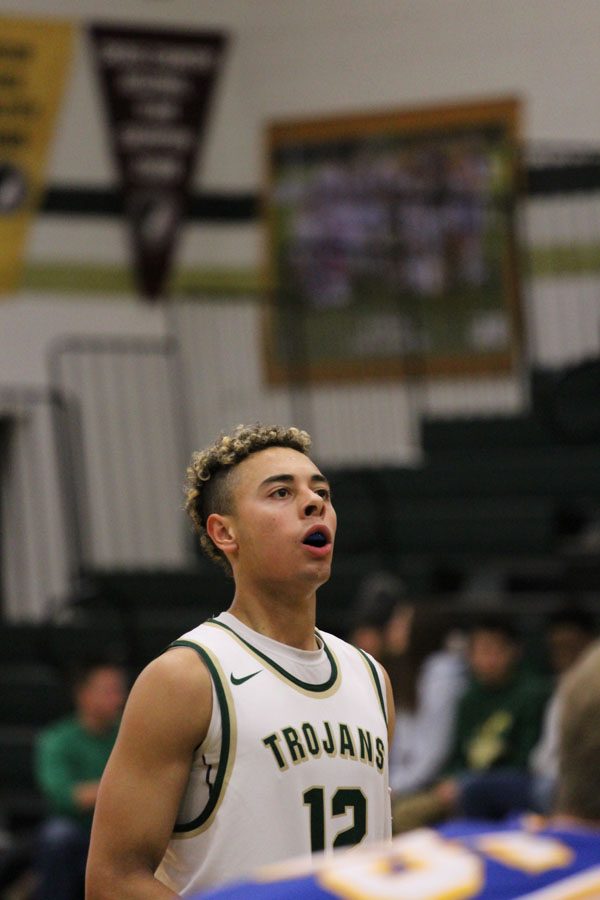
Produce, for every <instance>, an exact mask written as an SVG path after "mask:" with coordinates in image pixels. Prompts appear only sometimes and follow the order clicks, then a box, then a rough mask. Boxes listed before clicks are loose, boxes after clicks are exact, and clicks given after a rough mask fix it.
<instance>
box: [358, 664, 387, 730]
mask: <svg viewBox="0 0 600 900" xmlns="http://www.w3.org/2000/svg"><path fill="white" fill-rule="evenodd" d="M356 649H357V650H358V652H359V653H360V655H361V656H362V658H363V659H364V661H365V662H366V664H367V665H368V667H369V669H370V672H371V677H372V679H373V682H374V684H375V688H376V690H377V696H378V697H379V705H380V706H381V712H382V713H383V720H384V722H385V724H386V727H387V723H388V718H387V711H386V708H385V700H384V697H383V691H382V689H381V679H380V678H379V673H378V671H377V669H376V667H375V664H374V662H373V661H372V660H371V659H370V658H369V656H368V655H367V654H366V653H365V651H364V650H361V649H360V647H357V648H356Z"/></svg>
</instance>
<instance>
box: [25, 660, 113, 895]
mask: <svg viewBox="0 0 600 900" xmlns="http://www.w3.org/2000/svg"><path fill="white" fill-rule="evenodd" d="M125 697H126V677H125V672H124V670H123V668H122V667H121V666H120V665H117V664H114V663H111V662H106V661H99V660H96V661H93V662H92V661H90V662H89V663H87V664H86V665H85V666H83V667H81V668H80V669H79V670H78V671H77V672H76V675H75V678H74V680H73V699H74V707H75V711H74V713H73V715H71V716H69V717H67V718H65V719H62V720H60V721H59V722H57V723H55V724H54V725H50V726H49V727H48V728H46V729H44V730H43V731H42V732H41V733H40V735H39V738H38V742H37V747H36V754H35V769H36V777H37V781H38V783H39V785H40V789H41V791H42V793H43V795H44V797H45V798H46V802H47V805H48V813H49V815H48V818H47V819H46V820H45V822H44V823H43V824H42V826H41V829H40V836H39V844H38V847H37V853H36V859H35V868H36V874H37V893H36V900H81V898H83V896H84V884H85V864H86V858H87V852H88V846H89V839H90V830H91V825H92V817H93V813H94V805H95V803H96V795H97V792H98V786H99V783H100V778H101V776H102V773H103V771H104V767H105V766H106V763H107V761H108V757H109V756H110V753H111V750H112V748H113V744H114V742H115V739H116V737H117V730H118V726H119V720H120V715H121V711H122V708H123V705H124V702H125Z"/></svg>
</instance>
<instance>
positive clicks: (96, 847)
mask: <svg viewBox="0 0 600 900" xmlns="http://www.w3.org/2000/svg"><path fill="white" fill-rule="evenodd" d="M211 712H212V687H211V681H210V676H209V674H208V671H207V670H206V668H205V666H204V665H203V664H202V662H201V661H200V659H199V657H198V656H197V654H196V653H195V652H194V651H193V650H190V649H187V648H177V649H174V650H170V651H169V652H168V653H165V654H163V656H161V657H159V658H158V659H155V660H154V661H153V662H152V663H150V665H149V666H147V668H146V669H145V670H144V671H143V672H142V673H141V675H140V676H139V678H138V680H137V681H136V683H135V685H134V686H133V688H132V691H131V694H130V696H129V700H128V701H127V705H126V707H125V713H124V715H123V721H122V723H121V728H120V731H119V736H118V738H117V742H116V744H115V747H114V750H113V752H112V755H111V757H110V760H109V762H108V765H107V767H106V770H105V772H104V775H103V778H102V782H101V785H100V790H99V792H98V801H97V803H96V810H95V814H94V825H93V828H92V837H91V844H90V853H89V858H88V867H87V876H86V898H87V900H109V898H111V900H114V898H115V897H118V898H119V900H138V898H140V900H142V898H143V900H166V898H169V897H171V898H172V897H176V896H177V895H176V894H174V893H173V892H172V891H171V890H169V888H167V887H165V886H164V885H163V884H162V883H161V882H159V881H158V880H157V879H155V877H154V872H155V871H156V868H157V866H158V864H159V863H160V861H161V859H162V857H163V855H164V852H165V849H166V846H167V843H168V841H169V838H170V836H171V832H172V830H173V825H174V822H175V817H176V815H177V810H178V808H179V803H180V800H181V796H182V794H183V791H184V788H185V785H186V782H187V778H188V775H189V771H190V766H191V763H192V756H193V752H194V749H195V748H196V747H197V746H198V744H200V743H201V742H202V740H203V739H204V737H205V736H206V732H207V730H208V725H209V723H210V716H211Z"/></svg>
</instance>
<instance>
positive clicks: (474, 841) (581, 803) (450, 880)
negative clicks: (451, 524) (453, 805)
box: [198, 643, 600, 900]
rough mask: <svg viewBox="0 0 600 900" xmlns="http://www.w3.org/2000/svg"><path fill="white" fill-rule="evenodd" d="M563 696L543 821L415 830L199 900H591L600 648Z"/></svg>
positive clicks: (597, 806)
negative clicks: (553, 793) (556, 763)
mask: <svg viewBox="0 0 600 900" xmlns="http://www.w3.org/2000/svg"><path fill="white" fill-rule="evenodd" d="M560 697H561V710H562V720H561V724H560V776H559V781H560V790H559V797H558V803H557V808H556V812H555V814H554V815H553V816H552V817H550V818H549V819H546V820H543V819H541V818H540V817H537V816H529V817H524V818H523V819H521V820H517V821H514V822H509V823H507V824H503V825H499V824H497V823H493V824H490V825H489V826H484V825H483V823H481V822H479V823H471V824H469V823H465V822H462V823H461V822H456V823H454V824H448V825H445V826H443V827H442V828H441V829H440V832H435V831H433V830H431V829H426V828H421V829H418V830H417V831H412V832H407V833H405V834H402V835H399V836H397V837H396V838H395V839H394V841H393V843H392V844H391V845H387V846H386V847H380V848H376V847H370V848H366V849H365V850H362V849H360V850H357V851H356V852H352V853H340V854H336V855H335V856H333V857H329V859H327V858H323V859H322V860H319V861H316V864H314V865H312V866H311V867H310V869H309V867H308V866H306V865H304V864H303V863H295V862H292V863H290V864H288V866H287V871H286V867H285V866H281V865H280V866H278V867H277V866H275V867H272V870H271V878H269V875H268V873H267V872H265V873H264V874H263V877H261V878H260V879H257V880H256V881H254V882H250V881H248V882H245V883H242V884H240V885H238V886H235V887H234V886H231V887H229V888H228V887H224V888H223V889H222V890H217V891H214V892H212V891H210V892H209V893H208V894H205V895H203V896H202V900H204V898H206V900H209V898H210V900H275V898H277V900H292V898H294V900H295V898H298V897H302V898H304V900H332V898H335V900H343V898H348V900H350V898H352V900H356V898H359V897H360V898H361V900H384V898H388V900H391V898H398V900H400V898H411V900H434V898H441V897H456V898H458V897H460V898H461V900H471V898H479V900H516V898H520V900H525V898H531V900H534V898H535V900H583V898H588V900H597V898H599V897H600V793H599V792H598V790H597V789H596V784H597V782H596V779H597V775H598V770H599V769H600V643H596V644H595V645H594V647H593V648H592V649H591V650H590V651H589V652H588V653H587V655H586V656H585V657H584V658H583V659H582V660H581V661H580V662H578V663H576V664H575V668H574V669H573V670H572V671H571V672H570V673H569V674H568V675H567V676H566V680H565V683H564V685H563V686H562V688H561V693H560ZM276 878H278V879H279V880H278V881H274V879H276ZM198 900H200V898H198Z"/></svg>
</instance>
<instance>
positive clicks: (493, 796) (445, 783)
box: [393, 617, 548, 831]
mask: <svg viewBox="0 0 600 900" xmlns="http://www.w3.org/2000/svg"><path fill="white" fill-rule="evenodd" d="M467 656H468V662H469V668H470V673H471V678H470V682H469V684H468V686H467V688H466V690H465V692H464V694H463V695H462V697H461V699H460V702H459V704H458V710H457V718H456V722H455V726H454V737H453V749H452V752H451V754H450V757H449V759H448V762H447V764H446V766H445V773H446V777H445V778H444V779H443V780H441V781H440V782H439V783H438V784H436V785H434V786H433V787H432V788H431V789H430V790H429V791H427V792H425V793H421V794H417V795H413V796H411V797H407V798H400V799H399V800H398V801H396V802H395V803H394V807H393V819H394V830H395V831H406V830H408V829H410V828H416V827H418V826H419V825H423V824H428V823H432V822H438V821H443V820H444V819H445V818H447V817H448V816H451V815H455V814H462V815H465V816H468V817H473V818H491V819H499V818H502V817H503V816H505V815H507V814H508V813H509V812H511V811H513V810H515V809H525V808H528V805H529V800H528V797H527V790H528V786H529V780H528V778H529V776H528V770H527V766H528V761H529V755H530V753H531V751H532V749H533V747H534V746H535V743H536V741H537V740H538V737H539V734H540V729H541V720H542V716H543V711H544V707H545V704H546V700H547V696H548V686H547V685H546V683H545V682H544V681H543V680H542V679H541V677H537V676H533V675H532V674H531V672H525V671H523V670H522V669H521V668H520V667H519V660H520V645H519V641H518V639H517V634H516V631H515V629H514V628H513V627H512V626H511V625H510V624H509V623H508V622H507V621H505V620H503V619H500V618H493V617H488V618H487V619H483V620H481V621H480V622H478V623H476V624H475V625H474V626H473V627H472V628H471V631H470V636H469V641H468V649H467Z"/></svg>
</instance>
